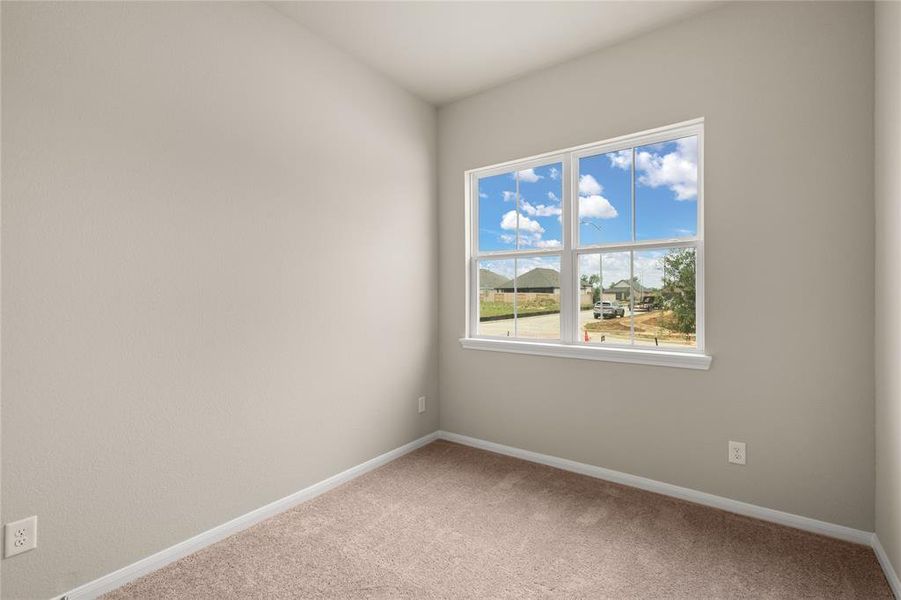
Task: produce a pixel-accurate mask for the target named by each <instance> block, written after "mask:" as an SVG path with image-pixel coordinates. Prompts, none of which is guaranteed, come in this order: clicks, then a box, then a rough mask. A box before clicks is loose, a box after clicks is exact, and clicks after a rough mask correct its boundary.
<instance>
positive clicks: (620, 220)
mask: <svg viewBox="0 0 901 600" xmlns="http://www.w3.org/2000/svg"><path fill="white" fill-rule="evenodd" d="M697 160H698V159H697V137H694V136H692V137H688V138H682V139H678V140H673V141H670V142H664V143H661V144H654V145H650V146H639V147H637V148H635V171H636V173H635V229H636V236H635V237H636V239H637V240H642V241H645V240H654V239H673V238H684V237H693V236H694V235H695V234H696V232H697V174H698V173H697ZM561 171H562V165H561V164H560V163H556V164H549V165H545V166H541V167H536V168H535V169H528V170H526V171H520V172H519V173H512V172H511V173H505V174H502V175H496V176H494V177H488V178H484V179H481V180H480V181H479V189H478V193H479V248H480V249H481V250H482V251H492V250H514V249H516V239H517V229H516V221H517V219H516V202H515V200H516V183H517V179H518V180H519V193H520V198H519V200H520V202H519V204H520V213H519V232H518V233H519V235H518V237H519V248H520V249H532V248H553V247H558V246H560V245H561V240H562V239H563V238H562V230H561V226H560V212H561V211H560V207H561V205H560V197H561V196H562V184H561V179H560V177H561ZM631 186H632V151H631V150H624V151H619V152H611V153H607V154H598V155H596V156H589V157H585V158H582V159H580V160H579V235H580V241H581V244H582V245H590V244H601V243H613V242H629V241H631V240H632V214H631V194H632V191H631Z"/></svg>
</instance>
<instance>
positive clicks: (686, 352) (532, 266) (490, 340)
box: [461, 119, 710, 369]
mask: <svg viewBox="0 0 901 600" xmlns="http://www.w3.org/2000/svg"><path fill="white" fill-rule="evenodd" d="M703 149H704V123H703V120H700V119H698V120H695V121H690V122H686V123H680V124H678V125H673V126H669V127H662V128H659V129H655V130H651V131H646V132H642V133H638V134H634V135H628V136H623V137H619V138H616V139H612V140H607V141H603V142H598V143H595V144H590V145H586V146H580V147H578V148H571V149H568V150H563V151H559V152H552V153H548V154H543V155H541V156H538V157H533V158H529V159H524V160H517V161H512V162H508V163H504V164H502V165H497V166H492V167H485V168H481V169H475V170H472V171H468V172H467V173H466V187H467V211H466V212H467V243H466V247H467V257H466V264H467V319H466V335H465V337H464V338H463V339H462V340H461V343H462V344H463V346H464V347H466V348H474V349H480V350H497V351H503V352H519V353H527V354H545V355H551V356H559V357H575V358H591V359H598V360H609V361H615V362H635V363H642V364H655V365H663V366H676V367H689V368H701V369H705V368H708V367H709V365H710V357H709V356H707V355H706V354H705V353H704V218H703V196H704V190H703V188H704V186H703V172H704V168H703V161H704V151H703Z"/></svg>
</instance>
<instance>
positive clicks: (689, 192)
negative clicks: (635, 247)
mask: <svg viewBox="0 0 901 600" xmlns="http://www.w3.org/2000/svg"><path fill="white" fill-rule="evenodd" d="M697 231H698V137H697V136H690V137H685V138H681V139H678V140H673V141H671V142H663V143H660V144H651V145H649V146H639V147H638V148H635V236H636V239H638V240H661V239H662V240H668V239H674V238H690V237H694V236H695V235H697Z"/></svg>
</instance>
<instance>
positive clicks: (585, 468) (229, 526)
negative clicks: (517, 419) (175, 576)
mask: <svg viewBox="0 0 901 600" xmlns="http://www.w3.org/2000/svg"><path fill="white" fill-rule="evenodd" d="M436 439H443V440H447V441H450V442H456V443H458V444H463V445H466V446H472V447H474V448H481V449H482V450H488V451H490V452H496V453H498V454H505V455H507V456H512V457H514V458H519V459H522V460H527V461H529V462H534V463H539V464H542V465H547V466H550V467H556V468H558V469H563V470H564V471H571V472H573V473H580V474H582V475H588V476H589V477H595V478H597V479H603V480H606V481H612V482H614V483H620V484H622V485H628V486H631V487H635V488H639V489H642V490H647V491H649V492H655V493H658V494H663V495H665V496H672V497H674V498H680V499H682V500H687V501H689V502H695V503H697V504H703V505H705V506H712V507H714V508H719V509H721V510H725V511H728V512H732V513H736V514H739V515H745V516H748V517H754V518H756V519H761V520H763V521H770V522H772V523H778V524H780V525H786V526H788V527H794V528H796V529H801V530H804V531H810V532H813V533H818V534H820V535H825V536H829V537H833V538H838V539H841V540H846V541H849V542H854V543H857V544H863V545H865V546H870V547H872V548H873V551H874V552H875V554H876V557H877V559H878V560H879V564H880V565H881V566H882V570H883V571H884V572H885V577H886V579H887V580H888V582H889V585H890V587H891V589H892V592H893V593H894V594H895V597H896V598H898V599H899V600H901V580H899V579H898V575H897V573H896V572H895V569H894V567H893V566H892V564H891V562H890V561H889V559H888V555H886V553H885V549H884V548H883V547H882V544H881V543H880V542H879V538H878V537H877V536H876V534H875V533H873V532H870V531H862V530H860V529H853V528H851V527H845V526H844V525H836V524H834V523H827V522H825V521H819V520H817V519H811V518H809V517H802V516H800V515H793V514H791V513H786V512H782V511H779V510H774V509H771V508H764V507H762V506H756V505H754V504H748V503H747V502H741V501H739V500H732V499H731V498H724V497H722V496H716V495H714V494H708V493H706V492H699V491H697V490H692V489H689V488H684V487H680V486H677V485H673V484H670V483H664V482H662V481H656V480H653V479H648V478H646V477H639V476H637V475H630V474H628V473H622V472H620V471H614V470H612V469H605V468H604V467H597V466H594V465H589V464H585V463H580V462H576V461H574V460H569V459H565V458H558V457H556V456H550V455H547V454H540V453H538V452H532V451H530V450H523V449H521V448H514V447H512V446H505V445H503V444H497V443H494V442H488V441H485V440H480V439H477V438H473V437H469V436H465V435H460V434H458V433H451V432H449V431H435V432H433V433H430V434H428V435H425V436H423V437H421V438H419V439H417V440H414V441H412V442H410V443H408V444H404V445H403V446H401V447H399V448H395V449H394V450H390V451H388V452H385V453H384V454H381V455H379V456H377V457H375V458H373V459H370V460H368V461H366V462H364V463H361V464H359V465H357V466H355V467H351V468H350V469H347V470H346V471H342V472H341V473H338V474H337V475H333V476H332V477H329V478H328V479H324V480H323V481H320V482H319V483H315V484H313V485H311V486H309V487H306V488H304V489H302V490H300V491H298V492H295V493H293V494H291V495H290V496H286V497H284V498H282V499H280V500H276V501H275V502H272V503H270V504H267V505H265V506H263V507H261V508H258V509H256V510H253V511H251V512H249V513H247V514H244V515H242V516H240V517H237V518H235V519H232V520H231V521H228V522H227V523H223V524H222V525H219V526H217V527H214V528H213V529H210V530H208V531H205V532H203V533H200V534H198V535H196V536H194V537H192V538H190V539H188V540H185V541H183V542H180V543H178V544H175V545H174V546H170V547H169V548H166V549H165V550H161V551H159V552H157V553H156V554H153V555H151V556H148V557H147V558H143V559H141V560H139V561H137V562H135V563H132V564H130V565H128V566H126V567H123V568H121V569H119V570H118V571H114V572H112V573H109V574H108V575H104V576H103V577H100V578H98V579H95V580H94V581H91V582H88V583H86V584H84V585H81V586H79V587H77V588H75V589H73V590H71V591H70V592H68V593H66V594H64V595H63V596H56V598H65V599H66V600H93V599H94V598H97V597H98V596H101V595H103V594H105V593H107V592H111V591H112V590H114V589H116V588H119V587H121V586H123V585H125V584H126V583H129V582H130V581H134V580H135V579H137V578H139V577H142V576H144V575H147V574H148V573H152V572H153V571H156V570H157V569H160V568H162V567H164V566H166V565H167V564H169V563H171V562H174V561H176V560H178V559H180V558H183V557H185V556H187V555H189V554H192V553H194V552H197V551H198V550H201V549H203V548H205V547H207V546H209V545H211V544H214V543H215V542H218V541H220V540H222V539H225V538H226V537H228V536H230V535H233V534H235V533H238V532H239V531H242V530H244V529H247V528H248V527H250V526H252V525H255V524H257V523H259V522H261V521H264V520H266V519H268V518H270V517H273V516H275V515H277V514H279V513H282V512H284V511H286V510H288V509H290V508H293V507H295V506H297V505H298V504H301V503H303V502H306V501H307V500H311V499H313V498H315V497H316V496H319V495H320V494H323V493H325V492H327V491H329V490H331V489H333V488H335V487H337V486H339V485H341V484H343V483H346V482H348V481H350V480H352V479H354V478H355V477H359V476H360V475H363V474H364V473H367V472H369V471H372V470H374V469H377V468H378V467H381V466H382V465H384V464H386V463H389V462H391V461H392V460H394V459H396V458H400V457H401V456H403V455H404V454H407V453H409V452H412V451H413V450H416V449H417V448H420V447H422V446H425V445H426V444H429V443H431V442H433V441H435V440H436Z"/></svg>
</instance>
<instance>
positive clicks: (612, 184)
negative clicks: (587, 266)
mask: <svg viewBox="0 0 901 600" xmlns="http://www.w3.org/2000/svg"><path fill="white" fill-rule="evenodd" d="M631 240H632V150H631V149H629V150H622V151H618V152H609V153H607V154H597V155H595V156H586V157H585V158H580V159H579V244H580V245H582V246H589V245H592V244H607V243H611V242H629V241H631Z"/></svg>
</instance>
